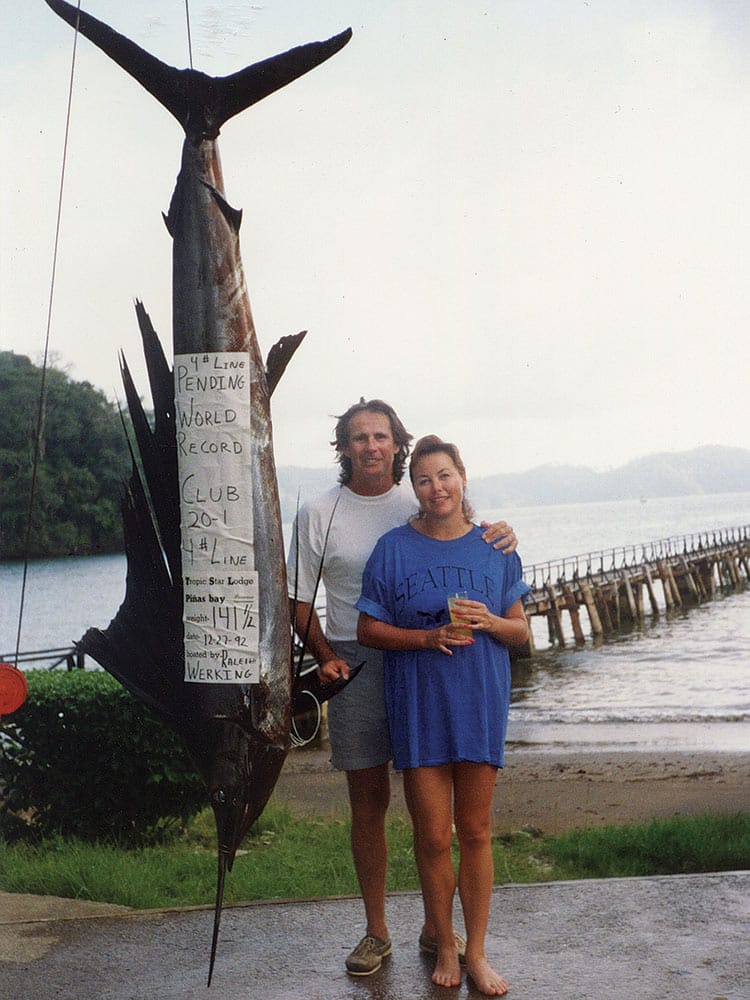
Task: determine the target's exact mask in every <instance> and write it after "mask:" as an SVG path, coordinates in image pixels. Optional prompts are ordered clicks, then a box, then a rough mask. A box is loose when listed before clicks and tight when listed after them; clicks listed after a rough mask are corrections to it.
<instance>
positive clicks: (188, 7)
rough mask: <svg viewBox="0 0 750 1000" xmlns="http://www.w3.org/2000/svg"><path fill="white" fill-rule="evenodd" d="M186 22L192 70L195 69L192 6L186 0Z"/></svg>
mask: <svg viewBox="0 0 750 1000" xmlns="http://www.w3.org/2000/svg"><path fill="white" fill-rule="evenodd" d="M185 21H186V23H187V43H188V56H189V58H190V69H192V68H193V41H192V39H191V37H190V4H189V0H185Z"/></svg>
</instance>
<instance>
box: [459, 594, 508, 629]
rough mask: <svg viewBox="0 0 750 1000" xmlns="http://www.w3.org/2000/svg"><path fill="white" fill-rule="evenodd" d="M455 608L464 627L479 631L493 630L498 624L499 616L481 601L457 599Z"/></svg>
mask: <svg viewBox="0 0 750 1000" xmlns="http://www.w3.org/2000/svg"><path fill="white" fill-rule="evenodd" d="M453 610H454V612H455V613H456V615H457V616H458V617H459V618H460V619H461V625H462V626H463V627H464V628H470V629H472V630H474V631H478V632H491V631H492V630H493V629H494V628H495V627H496V625H497V620H498V616H497V615H493V614H492V612H491V611H490V610H489V609H488V607H487V605H486V604H482V602H481V601H470V600H469V599H468V598H467V599H466V600H456V601H455V602H454V605H453Z"/></svg>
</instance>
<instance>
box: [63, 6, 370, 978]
mask: <svg viewBox="0 0 750 1000" xmlns="http://www.w3.org/2000/svg"><path fill="white" fill-rule="evenodd" d="M46 2H47V3H48V5H49V6H50V7H51V8H52V10H53V11H55V13H57V14H59V15H60V17H62V18H63V19H64V20H66V21H67V22H68V23H69V24H71V25H73V26H77V27H78V30H80V32H81V33H82V34H83V35H84V36H86V37H87V38H88V39H90V40H91V41H92V42H94V44H96V45H97V46H98V47H99V48H101V49H102V50H103V51H104V52H105V53H106V54H107V55H108V56H110V57H111V58H112V59H113V60H114V61H115V62H117V63H118V64H119V65H120V66H121V67H122V68H123V69H124V70H126V71H127V72H128V73H129V74H131V75H132V76H133V77H135V79H136V80H138V82H139V83H141V84H142V85H143V86H144V87H145V88H146V90H148V91H149V92H150V93H151V94H152V95H153V96H154V97H156V98H157V100H159V101H160V102H161V103H162V104H163V105H164V106H165V107H166V108H167V109H168V110H169V111H170V112H171V113H172V114H173V115H174V116H175V118H177V120H178V121H179V122H180V124H181V125H182V127H183V129H184V132H185V142H184V145H183V152H182V165H181V169H180V173H179V176H178V179H177V186H176V188H175V191H174V194H173V196H172V201H171V204H170V207H169V212H168V214H167V216H166V217H165V221H166V224H167V229H168V230H169V233H170V235H171V236H172V239H173V347H174V373H173V372H172V371H170V368H169V365H168V363H167V361H166V359H165V356H164V353H163V352H162V349H161V346H160V344H159V341H158V338H157V336H156V333H155V332H154V329H153V327H152V325H151V322H150V320H149V317H148V315H147V313H146V311H145V309H144V308H143V306H142V305H141V303H140V302H139V303H137V305H136V313H137V317H138V323H139V327H140V330H141V335H142V339H143V345H144V352H145V356H146V362H147V369H148V375H149V382H150V385H151V395H152V401H153V405H154V414H155V419H154V426H153V428H152V427H151V426H150V425H149V422H148V421H147V419H146V417H145V414H144V412H143V409H142V407H141V404H140V401H139V398H138V394H137V392H136V390H135V387H134V385H133V382H132V379H131V377H130V373H129V371H128V368H127V365H126V363H125V361H124V359H123V360H122V361H121V367H122V373H123V380H124V384H125V390H126V397H127V400H128V407H129V410H130V413H131V418H132V423H133V427H134V432H135V437H136V450H137V456H136V455H135V454H134V456H133V473H132V476H131V479H130V481H129V483H128V488H127V491H126V497H125V500H124V502H123V520H124V533H125V547H126V555H127V566H128V569H127V586H126V593H125V599H124V602H123V604H122V606H121V607H120V609H119V611H118V613H117V615H116V617H115V618H114V619H113V621H112V622H111V623H110V625H109V626H108V628H107V629H106V630H104V631H100V630H98V629H90V630H89V631H88V632H87V633H86V635H85V636H84V637H83V639H82V640H81V641H80V643H79V648H80V649H81V651H83V652H86V653H88V654H90V655H91V656H92V657H93V658H94V659H95V660H97V662H99V663H100V664H101V665H102V666H103V667H104V668H105V669H106V670H108V671H109V672H110V673H112V674H113V675H114V676H115V677H117V678H118V679H119V680H120V681H121V682H122V684H124V685H125V687H127V688H128V689H129V690H130V691H132V692H133V693H134V694H135V695H136V696H137V697H139V698H140V699H141V700H142V701H144V702H145V703H146V704H148V705H149V706H151V707H152V708H153V709H155V710H156V712H157V713H159V715H160V716H161V717H162V718H163V719H164V720H165V722H166V723H167V724H168V725H170V726H171V727H172V728H173V729H174V730H176V732H177V733H178V734H179V735H180V736H181V737H182V738H183V739H184V741H185V744H186V746H187V748H188V751H189V752H190V755H191V757H192V759H193V761H194V762H195V765H196V767H197V769H198V771H199V773H200V774H201V776H202V777H203V779H204V781H205V783H206V786H207V789H208V793H209V797H210V801H211V805H212V807H213V811H214V815H215V818H216V827H217V838H218V878H217V890H216V906H215V914H214V930H213V939H212V945H211V959H210V965H209V973H208V982H209V985H210V983H211V976H212V973H213V967H214V961H215V957H216V945H217V940H218V931H219V922H220V918H221V903H222V898H223V890H224V879H225V874H226V871H227V870H228V869H231V867H232V864H233V861H234V857H235V852H236V850H237V847H238V846H239V844H240V842H241V841H242V838H243V837H244V835H245V834H246V833H247V831H248V829H249V828H250V826H251V824H252V823H253V822H254V821H255V819H256V818H257V817H258V816H259V815H260V813H261V812H262V811H263V808H264V807H265V805H266V803H267V801H268V798H269V796H270V795H271V792H272V791H273V788H274V785H275V784H276V780H277V778H278V775H279V772H280V770H281V767H282V765H283V762H284V759H285V757H286V754H287V752H288V749H289V745H290V737H289V734H290V728H291V718H292V714H293V711H294V700H295V697H296V696H297V695H298V694H299V693H300V689H301V687H302V684H301V681H300V679H299V677H297V676H295V675H294V674H293V670H292V663H291V629H290V620H289V611H288V600H287V590H286V575H285V567H284V546H283V539H282V531H281V517H280V511H279V500H278V489H277V483H276V473H275V466H274V457H273V444H272V432H271V418H270V410H269V397H270V395H271V393H272V391H273V389H274V387H275V385H276V384H277V382H278V380H279V378H280V376H281V374H282V373H283V371H284V368H285V367H286V365H287V363H288V362H289V359H290V357H291V355H292V354H293V353H294V351H295V349H296V347H297V346H298V344H299V342H300V340H301V338H302V336H303V334H298V335H296V336H294V337H286V338H283V339H282V340H281V341H279V343H278V344H276V345H275V347H274V348H272V350H271V352H270V354H269V357H268V363H267V366H266V365H264V364H263V363H262V359H261V356H260V351H259V348H258V343H257V340H256V335H255V330H254V327H253V320H252V315H251V312H250V303H249V299H248V295H247V290H246V287H245V279H244V274H243V269H242V262H241V259H240V252H239V236H238V233H239V226H240V219H241V213H240V212H239V211H237V210H235V209H233V208H232V207H231V206H230V205H229V204H228V202H227V201H226V199H225V196H224V188H223V181H222V173H221V166H220V161H219V155H218V150H217V146H216V138H217V136H218V134H219V129H220V128H221V126H222V125H223V124H224V122H226V121H227V120H228V119H229V118H231V117H232V116H233V115H236V114H238V113H239V112H240V111H242V110H244V109H245V108H247V107H249V106H250V105H252V104H254V103H256V102H257V101H260V100H261V99H262V98H264V97H266V96H267V95H269V94H271V93H273V92H274V91H276V90H278V89H279V88H281V87H283V86H285V85H286V84H287V83H290V82H291V81H293V80H295V79H296V78H297V77H298V76H301V75H302V74H303V73H306V72H307V71H308V70H311V69H313V68H314V67H316V66H318V65H319V64H320V63H322V62H323V61H324V60H326V59H328V58H329V57H330V56H332V55H334V54H335V53H336V52H338V51H339V50H340V49H341V48H342V47H343V46H344V45H345V44H346V43H347V41H348V40H349V38H350V37H351V31H350V30H347V31H345V32H343V33H341V34H340V35H337V36H335V37H333V38H331V39H329V40H328V41H325V42H312V43H310V44H308V45H302V46H300V47H299V48H296V49H292V50H290V51H289V52H285V53H283V54H281V55H278V56H274V57H272V58H270V59H267V60H265V61H263V62H260V63H256V64H254V65H252V66H249V67H247V68H246V69H244V70H241V71H240V72H237V73H234V74H233V75H231V76H226V77H220V78H219V77H210V76H207V75H205V74H203V73H200V72H197V71H194V70H177V69H174V68H172V67H170V66H167V65H165V64H164V63H162V62H160V61H159V60H158V59H156V58H154V57H153V56H151V55H150V54H149V53H147V52H145V51H144V50H143V49H141V48H140V47H139V46H137V45H135V44H134V43H133V42H131V41H129V40H128V39H127V38H125V37H124V36H122V35H120V34H118V33H116V32H115V31H113V30H112V29H111V28H110V27H108V26H107V25H106V24H103V23H102V22H101V21H98V20H96V19H95V18H93V17H91V16H90V15H88V14H85V13H83V12H80V11H79V10H77V9H76V8H75V7H74V6H72V5H71V4H69V3H65V2H63V0H46ZM173 376H174V377H173ZM305 686H307V685H305ZM327 693H328V692H327Z"/></svg>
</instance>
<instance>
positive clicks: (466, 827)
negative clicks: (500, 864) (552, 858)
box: [453, 762, 508, 997]
mask: <svg viewBox="0 0 750 1000" xmlns="http://www.w3.org/2000/svg"><path fill="white" fill-rule="evenodd" d="M453 775H454V808H455V821H456V833H457V835H458V843H459V846H460V849H461V860H460V863H459V869H458V892H459V895H460V897H461V906H462V907H463V911H464V922H465V924H466V972H467V974H468V975H470V976H471V978H472V979H473V980H474V983H475V985H476V987H477V989H479V990H480V991H481V992H482V993H484V994H485V995H486V996H496V997H499V996H504V995H505V994H506V993H507V992H508V984H507V982H506V981H505V980H504V979H503V978H502V977H501V976H499V975H498V974H497V973H496V972H495V970H494V969H493V968H492V967H491V966H490V964H489V963H488V961H487V958H486V956H485V953H484V939H485V936H486V934H487V922H488V920H489V914H490V899H491V897H492V885H493V880H494V866H493V861H492V795H493V792H494V789H495V780H496V778H497V768H495V767H492V766H491V765H489V764H473V763H469V762H462V763H460V764H454V765H453Z"/></svg>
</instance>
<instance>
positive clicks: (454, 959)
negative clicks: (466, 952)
mask: <svg viewBox="0 0 750 1000" xmlns="http://www.w3.org/2000/svg"><path fill="white" fill-rule="evenodd" d="M432 981H433V983H435V985H436V986H460V985H461V966H460V964H459V961H458V949H457V948H456V947H455V945H454V947H453V948H440V947H439V946H438V957H437V962H435V969H434V971H433V973H432Z"/></svg>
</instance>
